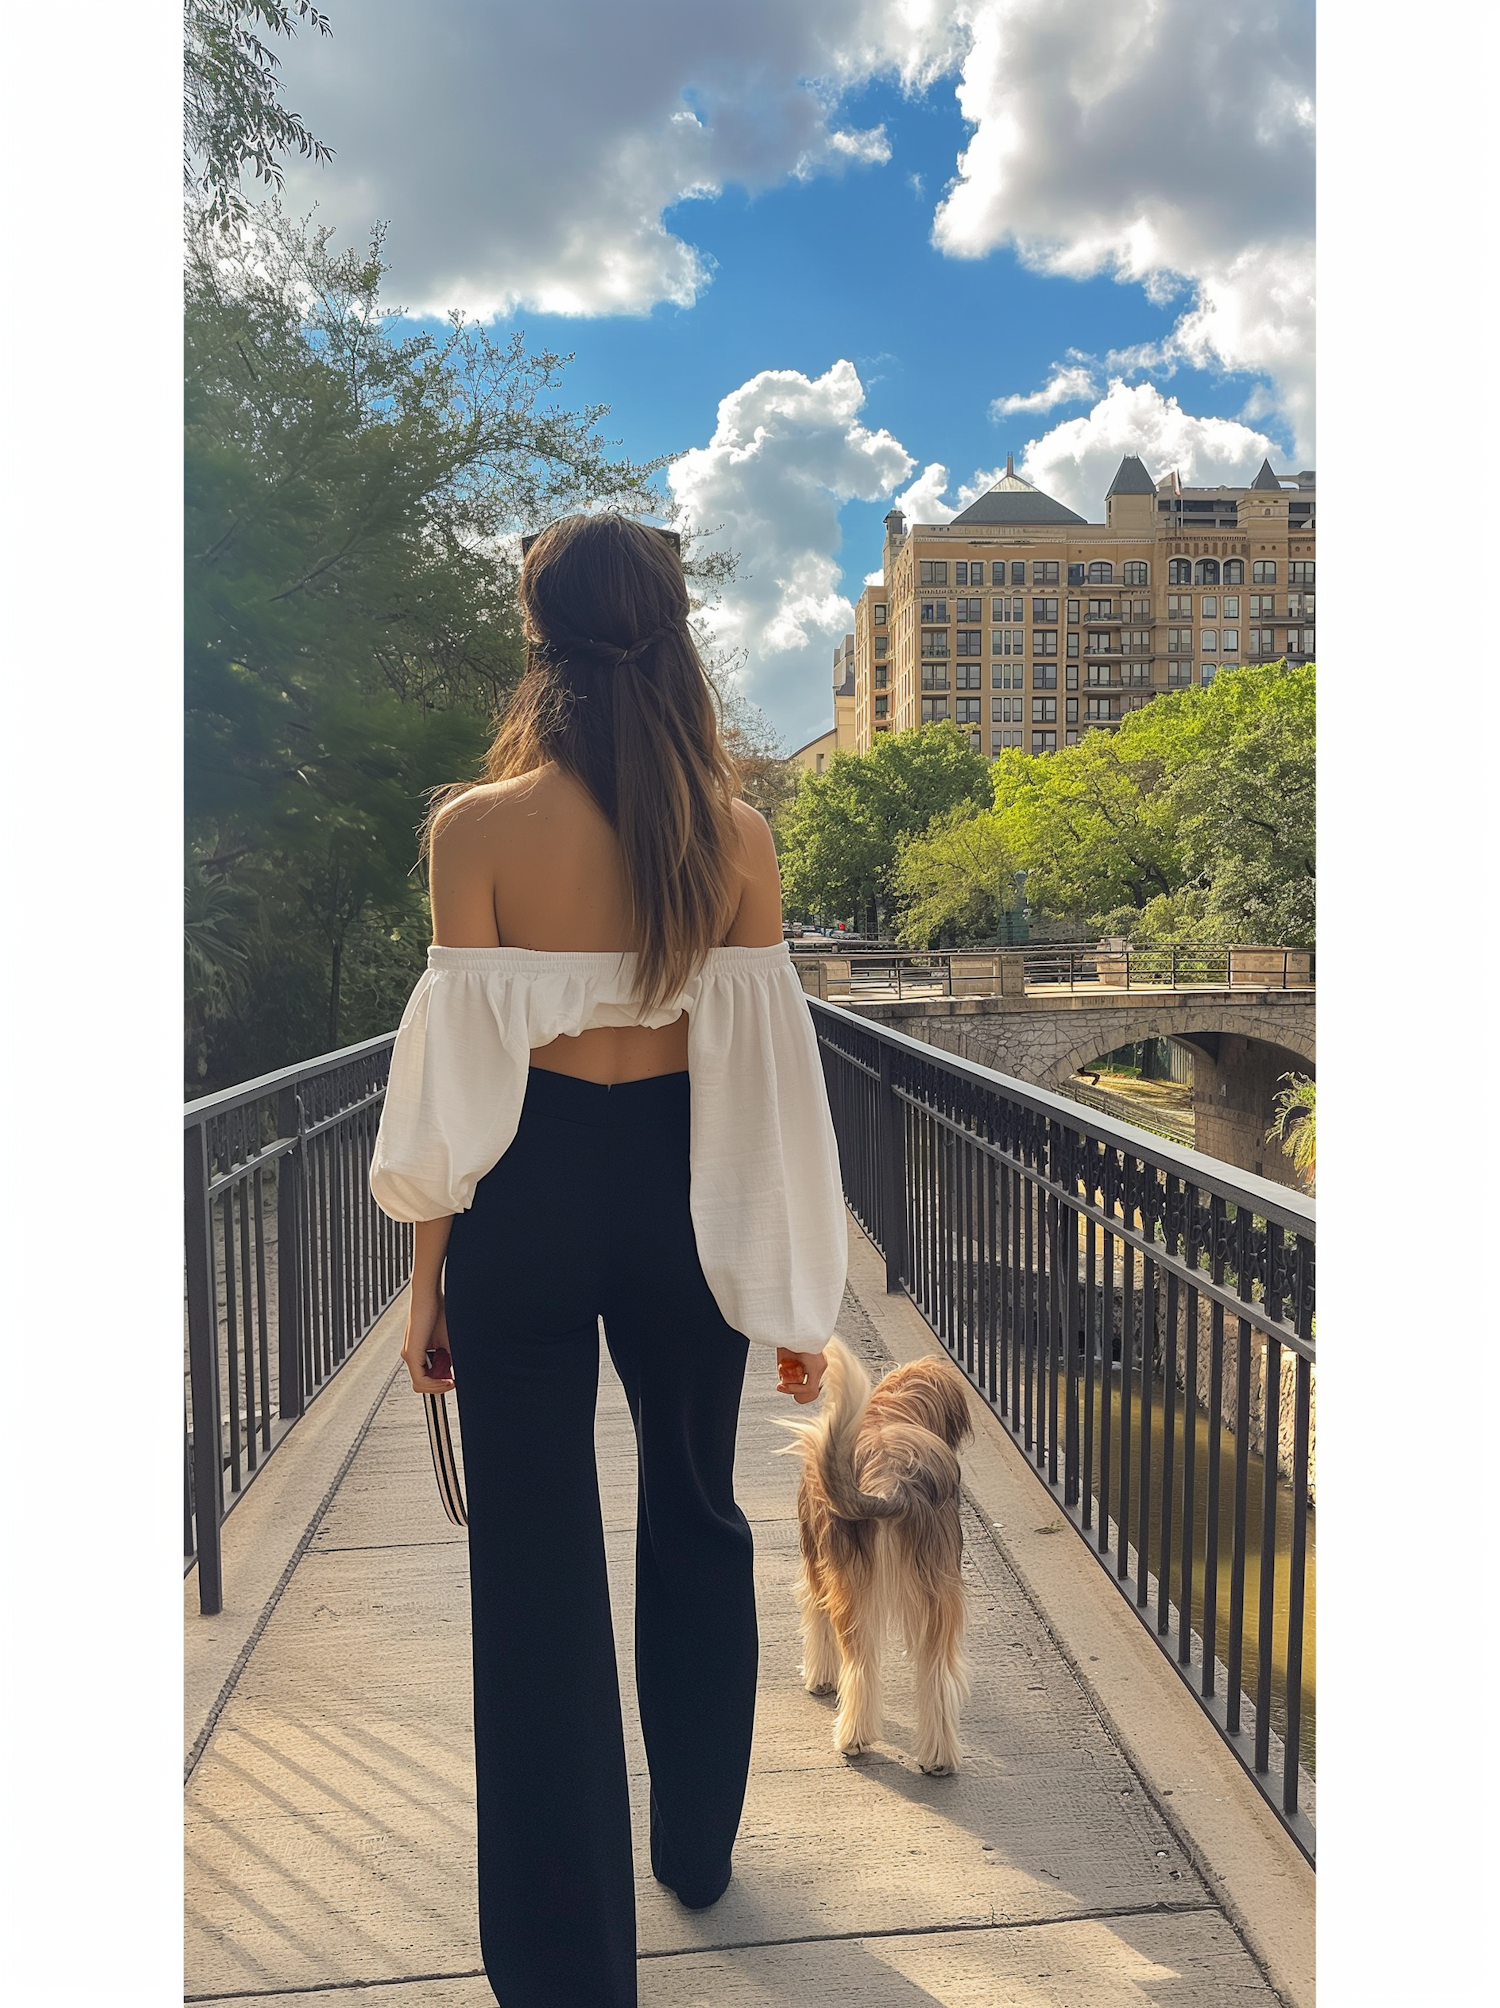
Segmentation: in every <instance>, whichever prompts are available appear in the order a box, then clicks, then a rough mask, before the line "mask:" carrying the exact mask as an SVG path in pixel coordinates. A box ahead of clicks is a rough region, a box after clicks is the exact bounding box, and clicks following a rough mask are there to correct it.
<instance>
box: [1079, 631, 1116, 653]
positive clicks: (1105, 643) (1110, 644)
mask: <svg viewBox="0 0 1500 2008" xmlns="http://www.w3.org/2000/svg"><path fill="white" fill-rule="evenodd" d="M1083 652H1084V654H1085V655H1113V654H1114V653H1115V647H1114V637H1113V636H1112V635H1111V634H1110V632H1109V630H1108V629H1107V628H1103V629H1101V630H1100V631H1099V633H1098V634H1094V633H1093V632H1090V633H1088V634H1087V635H1085V636H1084V641H1083Z"/></svg>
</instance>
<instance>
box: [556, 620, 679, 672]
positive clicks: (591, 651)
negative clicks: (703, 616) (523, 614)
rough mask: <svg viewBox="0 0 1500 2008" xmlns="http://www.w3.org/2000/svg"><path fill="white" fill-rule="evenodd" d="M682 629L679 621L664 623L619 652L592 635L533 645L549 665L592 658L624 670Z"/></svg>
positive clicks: (557, 638) (615, 647)
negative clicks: (579, 658) (580, 656)
mask: <svg viewBox="0 0 1500 2008" xmlns="http://www.w3.org/2000/svg"><path fill="white" fill-rule="evenodd" d="M681 627H682V622H681V621H680V620H670V621H666V622H664V623H663V624H662V626H661V627H659V628H653V629H652V631H651V633H650V634H647V635H642V636H641V638H640V640H639V641H633V642H632V643H631V644H630V646H629V647H628V648H621V647H620V645H619V643H618V642H612V641H595V640H594V639H593V637H592V636H591V635H554V636H551V637H549V638H548V639H546V640H544V641H541V642H538V643H537V644H536V647H537V650H538V653H539V654H542V655H545V656H546V657H547V658H548V659H549V661H552V662H565V661H567V660H568V658H569V657H571V656H575V655H592V656H596V657H598V658H599V659H600V660H602V661H604V662H607V663H609V664H610V665H611V666H612V667H613V668H615V669H624V668H625V667H626V665H627V664H633V663H637V662H639V661H640V659H641V657H642V656H643V655H645V654H646V653H647V651H648V650H650V649H653V648H655V646H656V644H657V643H658V642H659V641H665V640H666V638H667V636H668V635H669V634H675V633H677V632H678V631H679V630H680V628H681Z"/></svg>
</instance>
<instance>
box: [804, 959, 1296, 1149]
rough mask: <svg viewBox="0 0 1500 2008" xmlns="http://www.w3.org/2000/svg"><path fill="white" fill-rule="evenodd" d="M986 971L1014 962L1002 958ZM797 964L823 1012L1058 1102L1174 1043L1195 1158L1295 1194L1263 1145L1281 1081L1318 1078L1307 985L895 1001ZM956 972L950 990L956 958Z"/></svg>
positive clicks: (1005, 990)
mask: <svg viewBox="0 0 1500 2008" xmlns="http://www.w3.org/2000/svg"><path fill="white" fill-rule="evenodd" d="M972 959H973V960H974V961H978V959H979V958H977V957H975V958H972ZM990 959H991V960H993V961H1000V962H1005V963H1010V962H1011V958H1010V957H1009V956H1005V957H999V958H990ZM797 961H798V965H799V967H801V968H803V969H804V972H805V973H804V976H803V981H804V984H805V985H806V987H807V988H808V989H809V990H812V991H815V992H816V993H817V994H820V995H825V996H827V997H828V999H829V1001H830V1002H838V1003H847V1004H848V1005H849V1006H850V1008H851V1009H853V1010H855V1011H857V1012H859V1013H860V1015H861V1016H862V1017H869V1018H874V1019H878V1020H879V1021H880V1022H881V1023H882V1024H888V1025H893V1026H895V1027H896V1029H897V1030H898V1031H901V1032H905V1033H906V1034H907V1035H908V1036H909V1037H911V1038H914V1039H924V1040H926V1041H927V1042H928V1044H930V1045H933V1046H940V1047H941V1048H942V1049H943V1050H944V1051H945V1052H949V1053H957V1054H959V1055H961V1056H962V1057H963V1058H964V1059H967V1060H975V1061H977V1062H978V1063H979V1065H980V1066H984V1067H993V1068H994V1069H995V1071H996V1072H997V1073H1001V1074H1009V1075H1011V1076H1012V1078H1014V1079H1016V1080H1020V1081H1028V1082H1030V1083H1031V1084H1032V1085H1033V1086H1034V1087H1039V1088H1050V1089H1051V1090H1052V1091H1053V1092H1054V1093H1061V1092H1066V1089H1067V1086H1068V1083H1069V1082H1070V1081H1071V1080H1072V1078H1073V1076H1074V1075H1075V1074H1076V1073H1077V1072H1078V1070H1079V1068H1080V1067H1087V1066H1088V1065H1089V1064H1090V1063H1091V1062H1092V1061H1094V1060H1097V1059H1099V1058H1100V1056H1101V1055H1102V1054H1105V1053H1110V1052H1113V1051H1114V1050H1115V1049H1116V1048H1117V1047H1119V1046H1127V1045H1132V1044H1134V1043H1136V1042H1137V1041H1138V1040H1142V1039H1174V1040H1176V1041H1177V1042H1178V1043H1179V1044H1180V1045H1183V1046H1186V1047H1187V1048H1188V1049H1189V1051H1190V1052H1191V1053H1192V1055H1193V1118H1194V1137H1195V1147H1196V1148H1197V1149H1198V1150H1200V1151H1202V1152H1204V1153H1205V1154H1206V1155H1207V1156H1209V1157H1217V1158H1220V1159H1222V1160H1223V1161H1224V1162H1225V1163H1227V1164H1233V1165H1237V1166H1239V1167H1240V1168H1241V1169H1242V1170H1244V1171H1253V1172H1256V1173H1258V1174H1259V1175H1260V1176H1262V1177H1265V1178H1273V1179H1278V1180H1280V1181H1281V1182H1283V1183H1285V1184H1288V1185H1294V1184H1296V1182H1297V1181H1296V1175H1295V1173H1294V1172H1293V1171H1292V1169H1291V1166H1290V1163H1289V1161H1288V1160H1287V1159H1286V1158H1285V1157H1283V1156H1282V1155H1281V1153H1280V1152H1279V1151H1278V1150H1277V1149H1276V1148H1275V1147H1274V1146H1268V1145H1267V1143H1266V1140H1265V1139H1266V1131H1267V1129H1268V1128H1269V1127H1270V1125H1271V1122H1272V1119H1273V1113H1274V1111H1273V1107H1272V1104H1273V1101H1274V1098H1275V1095H1276V1092H1277V1088H1278V1086H1279V1084H1280V1081H1281V1077H1282V1075H1283V1074H1286V1073H1289V1072H1298V1073H1303V1074H1308V1073H1315V1072H1316V1069H1317V1037H1316V1012H1317V1004H1316V993H1315V990H1314V988H1313V986H1312V985H1311V984H1310V983H1304V984H1300V985H1297V986H1295V987H1292V988H1289V989H1287V988H1271V987H1267V988H1265V989H1257V988H1250V987H1247V986H1244V985H1242V984H1240V983H1238V982H1237V983H1236V984H1235V985H1234V986H1233V987H1227V986H1226V987H1217V986H1211V985H1201V984H1196V985H1191V986H1184V987H1181V988H1169V987H1166V986H1152V987H1149V988H1143V989H1131V990H1126V989H1118V988H1110V987H1107V986H1105V985H1095V984H1086V985H1084V984H1081V985H1079V986H1078V987H1077V988H1074V989H1068V988H1065V987H1063V986H1054V985H1050V984H1022V983H1021V982H1019V981H1017V982H1015V983H1013V984H1012V983H1011V982H1009V981H1008V980H1007V979H1008V978H1009V976H1010V971H1009V970H1006V971H1004V972H1003V973H1002V972H1001V971H1000V970H998V969H997V970H996V972H995V975H994V977H993V978H992V979H991V980H989V981H987V982H984V983H982V984H980V983H978V982H976V983H975V984H974V985H973V987H974V988H975V989H977V990H979V991H980V993H981V994H974V995H967V996H954V995H947V996H925V997H922V996H918V997H899V998H898V997H893V996H885V997H877V996H871V995H868V994H861V991H860V987H859V985H858V983H857V982H856V983H855V984H854V986H853V987H852V993H851V988H850V986H848V985H847V984H843V983H840V981H839V980H838V975H837V973H836V972H838V971H839V964H838V962H837V960H836V959H834V958H829V959H828V963H827V965H826V968H827V971H828V973H831V974H833V980H832V981H829V980H828V974H824V973H820V976H819V977H818V978H815V979H814V980H809V978H810V977H812V975H813V972H812V970H811V969H810V968H808V967H807V963H808V962H810V961H811V958H804V957H803V956H800V955H799V956H798V958H797ZM1016 961H1017V963H1019V958H1016ZM953 963H954V978H953V980H954V982H955V985H956V984H957V982H958V977H957V970H958V963H959V958H957V957H954V958H953ZM843 967H844V968H845V969H847V967H848V965H847V964H844V965H843ZM1016 973H1017V975H1019V969H1017V972H1016ZM840 990H842V991H843V995H842V996H841V995H840V994H839V993H840ZM986 993H987V994H986Z"/></svg>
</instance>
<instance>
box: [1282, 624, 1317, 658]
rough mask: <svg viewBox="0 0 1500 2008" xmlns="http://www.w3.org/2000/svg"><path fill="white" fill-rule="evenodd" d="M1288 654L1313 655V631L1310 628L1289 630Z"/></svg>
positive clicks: (1287, 639) (1287, 634)
mask: <svg viewBox="0 0 1500 2008" xmlns="http://www.w3.org/2000/svg"><path fill="white" fill-rule="evenodd" d="M1286 652H1287V654H1288V655H1311V654H1312V652H1313V631H1312V629H1311V628H1309V627H1305V628H1288V629H1287V631H1286Z"/></svg>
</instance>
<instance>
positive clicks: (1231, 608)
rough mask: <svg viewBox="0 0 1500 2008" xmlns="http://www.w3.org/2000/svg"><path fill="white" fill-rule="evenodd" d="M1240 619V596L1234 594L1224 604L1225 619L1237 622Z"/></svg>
mask: <svg viewBox="0 0 1500 2008" xmlns="http://www.w3.org/2000/svg"><path fill="white" fill-rule="evenodd" d="M1239 617H1240V596H1239V594H1238V593H1232V594H1231V595H1230V596H1229V597H1228V598H1227V599H1226V600H1225V602H1224V618H1225V620H1227V621H1237V620H1238V619H1239Z"/></svg>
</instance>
